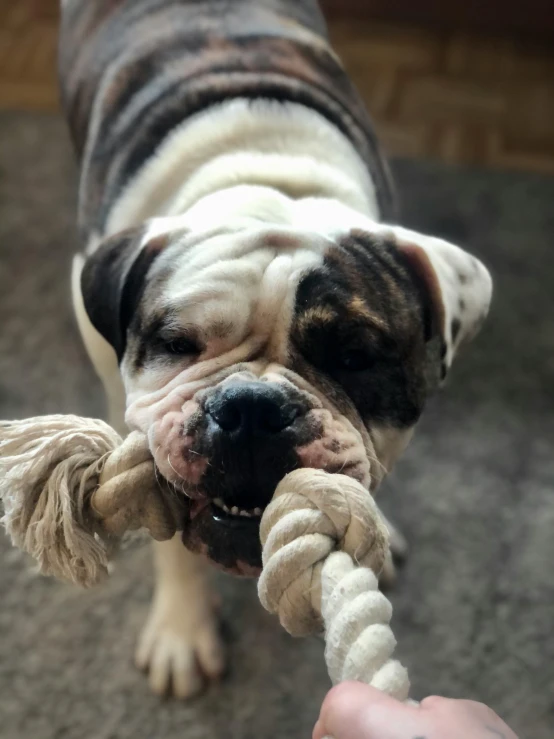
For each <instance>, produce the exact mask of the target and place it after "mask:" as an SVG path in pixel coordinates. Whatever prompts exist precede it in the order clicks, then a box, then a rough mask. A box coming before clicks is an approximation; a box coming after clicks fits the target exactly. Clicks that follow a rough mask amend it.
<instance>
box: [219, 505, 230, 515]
mask: <svg viewBox="0 0 554 739" xmlns="http://www.w3.org/2000/svg"><path fill="white" fill-rule="evenodd" d="M221 507H222V508H223V510H224V511H225V513H231V511H230V510H229V507H228V506H226V505H225V503H223V505H222V506H221Z"/></svg>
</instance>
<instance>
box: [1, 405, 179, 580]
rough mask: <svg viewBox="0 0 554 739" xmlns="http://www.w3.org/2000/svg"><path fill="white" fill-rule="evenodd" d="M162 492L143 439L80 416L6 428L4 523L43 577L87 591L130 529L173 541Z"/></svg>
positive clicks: (170, 508)
mask: <svg viewBox="0 0 554 739" xmlns="http://www.w3.org/2000/svg"><path fill="white" fill-rule="evenodd" d="M163 492H164V491H162V490H161V489H160V487H159V486H158V484H157V481H156V478H155V470H154V463H153V460H152V457H151V454H150V452H149V450H148V445H147V442H146V438H145V437H144V436H143V435H142V434H139V433H132V434H130V435H129V436H128V437H127V438H126V439H125V441H123V439H122V438H121V437H120V436H119V434H118V433H116V431H114V429H113V428H111V426H108V424H106V423H104V422H103V421H100V420H98V419H91V418H81V417H79V416H65V415H64V416H62V415H54V416H42V417H38V418H29V419H26V420H24V421H3V422H0V499H1V500H2V501H3V504H4V517H3V518H2V523H3V524H4V526H5V527H6V530H7V532H8V534H9V535H10V537H11V540H12V542H13V544H14V545H15V546H17V547H19V548H20V549H22V550H23V551H25V552H27V553H28V554H30V555H31V556H32V557H33V558H34V559H35V560H36V561H37V563H38V568H39V571H40V572H42V573H43V574H49V575H54V576H55V577H59V578H61V579H64V580H69V581H70V582H73V583H75V584H79V585H83V586H85V587H89V586H91V585H95V584H96V583H98V582H100V581H101V580H102V579H103V578H104V577H105V576H106V574H107V572H108V564H109V561H110V557H111V555H112V554H113V552H114V549H115V548H116V545H117V543H118V538H119V537H121V536H123V534H124V533H125V531H126V530H130V529H137V528H141V527H145V528H147V529H148V530H149V531H150V533H151V534H152V536H153V537H154V538H156V539H168V538H171V536H173V534H174V533H175V530H176V525H175V516H176V511H175V509H174V507H173V504H172V501H171V496H169V495H167V494H166V495H164V494H163Z"/></svg>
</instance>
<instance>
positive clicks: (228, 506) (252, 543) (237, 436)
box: [184, 380, 309, 574]
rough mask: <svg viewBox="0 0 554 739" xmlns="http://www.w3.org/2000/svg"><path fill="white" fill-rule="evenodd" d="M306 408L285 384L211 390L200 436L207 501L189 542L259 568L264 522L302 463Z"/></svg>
mask: <svg viewBox="0 0 554 739" xmlns="http://www.w3.org/2000/svg"><path fill="white" fill-rule="evenodd" d="M308 410H309V408H308V406H307V404H306V403H303V402H302V400H301V399H300V398H293V397H291V394H290V392H288V391H287V389H286V388H285V387H284V386H283V385H281V384H279V383H273V382H262V381H244V380H243V381H239V382H233V383H230V384H225V385H222V386H220V387H218V388H216V389H215V390H214V391H213V392H212V393H211V395H210V396H209V397H208V398H207V399H206V401H205V403H204V422H203V427H204V428H203V432H202V433H201V447H202V448H204V449H206V450H209V463H208V465H207V467H206V470H205V472H204V475H203V478H202V492H203V495H204V496H205V499H204V501H203V505H202V507H201V508H200V506H199V505H198V504H197V508H198V509H199V510H198V512H197V513H196V515H193V516H191V518H190V521H189V522H188V525H187V526H185V529H184V541H185V544H186V545H187V546H189V547H190V548H193V549H198V548H201V549H202V551H204V553H205V554H207V555H208V556H209V557H210V558H211V559H213V560H214V561H216V562H218V563H219V564H221V565H222V566H223V567H224V568H225V569H229V570H233V571H235V572H236V571H237V570H238V571H245V572H246V573H247V574H252V573H253V572H254V571H256V570H257V569H258V568H260V567H261V559H260V558H261V551H260V542H259V521H260V518H261V515H262V513H263V510H264V509H265V507H266V506H267V504H268V503H269V501H270V500H271V498H272V496H273V493H274V492H275V488H276V487H277V485H278V484H279V482H280V481H281V480H282V478H283V477H284V476H285V475H286V474H287V473H288V472H290V471H291V470H293V469H295V468H296V467H299V466H301V465H300V462H299V459H298V456H297V454H296V449H297V447H298V446H299V445H301V444H302V443H303V442H304V437H305V436H306V423H305V416H306V413H307V411H308ZM238 563H240V564H238Z"/></svg>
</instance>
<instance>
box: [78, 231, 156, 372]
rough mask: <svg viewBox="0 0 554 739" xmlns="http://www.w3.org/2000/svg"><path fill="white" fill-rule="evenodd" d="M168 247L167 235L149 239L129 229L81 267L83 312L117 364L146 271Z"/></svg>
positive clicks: (111, 238) (92, 255)
mask: <svg viewBox="0 0 554 739" xmlns="http://www.w3.org/2000/svg"><path fill="white" fill-rule="evenodd" d="M167 243H168V237H167V235H164V234H162V235H157V236H153V237H152V238H150V239H149V238H148V234H147V229H146V228H145V227H144V226H140V227H137V228H131V229H128V230H126V231H121V232H120V233H118V234H116V235H115V236H111V237H110V238H108V239H106V240H105V241H104V242H103V243H101V244H100V246H99V247H97V249H96V250H95V251H94V253H93V254H91V255H90V256H89V257H87V260H86V262H85V264H84V266H83V271H82V273H81V290H82V294H83V302H84V306H85V310H86V312H87V315H88V317H89V319H90V321H91V323H92V325H93V326H94V328H95V329H96V330H97V331H98V332H99V333H100V334H101V335H102V336H103V337H104V338H105V339H106V341H108V342H109V343H110V344H111V345H112V347H113V348H114V349H115V352H116V354H117V359H118V361H119V362H121V360H122V358H123V355H124V353H125V346H126V343H127V329H128V328H129V325H130V323H131V320H132V318H133V315H134V313H135V310H136V308H137V306H138V304H139V301H140V298H141V296H142V293H143V291H144V288H145V285H146V278H147V275H148V271H149V269H150V267H151V266H152V262H153V261H154V260H155V258H156V257H157V256H158V254H159V253H160V252H161V251H162V250H163V249H164V247H165V246H166V245H167Z"/></svg>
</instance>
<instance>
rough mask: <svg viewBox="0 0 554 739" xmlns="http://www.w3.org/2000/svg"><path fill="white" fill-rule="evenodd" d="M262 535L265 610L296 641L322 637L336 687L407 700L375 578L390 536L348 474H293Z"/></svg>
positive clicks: (384, 603)
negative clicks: (361, 686) (365, 686)
mask: <svg viewBox="0 0 554 739" xmlns="http://www.w3.org/2000/svg"><path fill="white" fill-rule="evenodd" d="M260 534H261V540H262V546H263V553H262V558H263V564H264V567H263V571H262V574H261V576H260V579H259V582H258V595H259V597H260V601H261V602H262V605H263V606H264V607H265V608H266V609H267V610H268V611H270V612H271V613H276V614H277V615H278V616H279V620H280V622H281V624H282V625H283V627H284V628H285V629H286V630H287V631H288V632H289V633H290V634H292V635H293V636H304V635H306V634H309V633H313V632H317V631H321V630H322V629H324V630H325V639H326V649H325V658H326V661H327V667H328V669H329V675H330V677H331V679H332V681H333V682H334V683H337V682H341V681H343V680H362V681H364V682H367V683H369V684H371V685H374V686H375V687H378V688H379V689H381V690H384V691H385V692H387V693H389V694H390V695H392V696H394V697H396V698H398V699H400V700H404V699H406V697H407V695H408V691H409V681H408V676H407V672H406V670H405V668H404V667H402V665H400V663H399V662H397V661H395V660H391V655H392V653H393V651H394V648H395V646H396V640H395V638H394V636H393V634H392V631H391V629H390V626H389V622H390V618H391V615H392V608H391V605H390V603H389V601H388V600H387V599H386V598H385V596H384V595H383V594H382V593H380V592H379V590H378V581H377V577H376V574H375V573H377V574H379V572H380V571H381V569H382V567H383V564H384V561H385V557H386V555H387V552H388V532H387V529H386V527H385V525H384V523H383V522H382V520H381V518H380V516H379V512H378V510H377V507H376V505H375V503H374V501H373V498H372V497H371V495H370V494H369V493H368V491H367V490H366V489H365V488H363V486H362V485H361V484H360V483H358V482H357V481H356V480H353V479H352V478H349V477H346V476H345V475H329V474H327V473H325V472H322V471H320V470H313V469H301V470H296V471H294V472H292V473H290V474H289V475H287V477H285V478H284V480H283V481H282V482H281V483H280V484H279V486H278V487H277V490H276V492H275V496H274V498H273V500H272V502H271V503H270V504H269V506H268V508H267V509H266V511H265V513H264V515H263V518H262V522H261V530H260ZM337 550H338V551H337Z"/></svg>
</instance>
